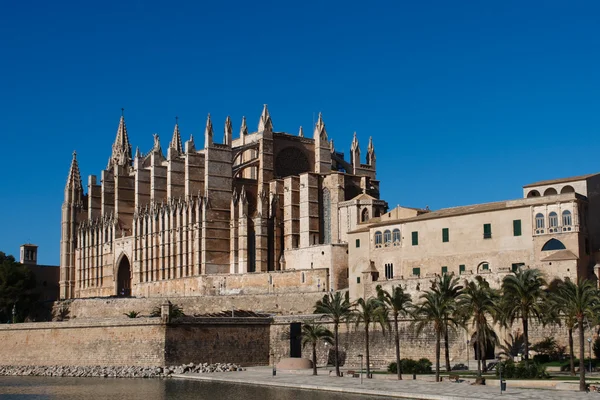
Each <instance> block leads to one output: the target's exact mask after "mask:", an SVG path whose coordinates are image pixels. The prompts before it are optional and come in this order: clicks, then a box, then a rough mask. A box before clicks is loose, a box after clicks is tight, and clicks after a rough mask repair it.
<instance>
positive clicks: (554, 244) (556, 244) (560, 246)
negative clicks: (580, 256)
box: [542, 239, 566, 251]
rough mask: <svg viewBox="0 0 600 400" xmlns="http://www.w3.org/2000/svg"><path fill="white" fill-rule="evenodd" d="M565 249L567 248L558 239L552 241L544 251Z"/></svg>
mask: <svg viewBox="0 0 600 400" xmlns="http://www.w3.org/2000/svg"><path fill="white" fill-rule="evenodd" d="M565 249H566V247H565V245H564V244H563V242H561V241H560V240H558V239H550V240H548V241H547V242H546V243H545V244H544V246H543V247H542V251H551V250H565Z"/></svg>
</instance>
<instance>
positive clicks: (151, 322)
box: [0, 318, 270, 367]
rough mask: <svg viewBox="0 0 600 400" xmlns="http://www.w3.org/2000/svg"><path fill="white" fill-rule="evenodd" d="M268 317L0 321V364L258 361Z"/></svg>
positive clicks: (262, 358)
mask: <svg viewBox="0 0 600 400" xmlns="http://www.w3.org/2000/svg"><path fill="white" fill-rule="evenodd" d="M269 324H270V319H269V318H204V319H199V320H197V321H194V322H184V323H173V324H169V325H165V324H161V322H160V318H136V319H129V318H126V319H125V320H123V319H108V320H101V321H68V322H39V323H27V324H15V325H0V341H1V342H2V344H3V345H2V346H0V364H1V365H35V366H50V365H63V366H142V367H143V366H165V365H181V364H187V363H191V362H194V363H204V362H207V363H215V362H222V363H236V364H241V365H263V364H267V362H268V360H269Z"/></svg>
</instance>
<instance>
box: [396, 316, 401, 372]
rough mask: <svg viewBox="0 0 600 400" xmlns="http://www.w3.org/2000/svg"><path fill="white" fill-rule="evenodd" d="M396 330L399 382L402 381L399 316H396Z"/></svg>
mask: <svg viewBox="0 0 600 400" xmlns="http://www.w3.org/2000/svg"><path fill="white" fill-rule="evenodd" d="M394 328H395V329H396V370H397V372H398V380H402V371H401V370H400V333H399V332H398V316H397V315H395V316H394Z"/></svg>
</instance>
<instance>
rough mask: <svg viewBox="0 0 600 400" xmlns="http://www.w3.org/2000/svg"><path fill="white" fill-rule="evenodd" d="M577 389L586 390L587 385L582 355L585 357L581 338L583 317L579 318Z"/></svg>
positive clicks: (583, 341) (583, 340) (583, 343)
mask: <svg viewBox="0 0 600 400" xmlns="http://www.w3.org/2000/svg"><path fill="white" fill-rule="evenodd" d="M578 320H579V391H580V392H585V391H587V387H586V384H585V364H584V363H585V361H584V359H583V357H585V353H584V351H585V348H584V346H585V339H584V338H583V318H581V319H579V318H578Z"/></svg>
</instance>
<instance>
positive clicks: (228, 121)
mask: <svg viewBox="0 0 600 400" xmlns="http://www.w3.org/2000/svg"><path fill="white" fill-rule="evenodd" d="M232 134H233V128H232V125H231V118H230V117H229V115H228V116H227V119H225V135H224V136H223V144H231V138H232Z"/></svg>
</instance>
